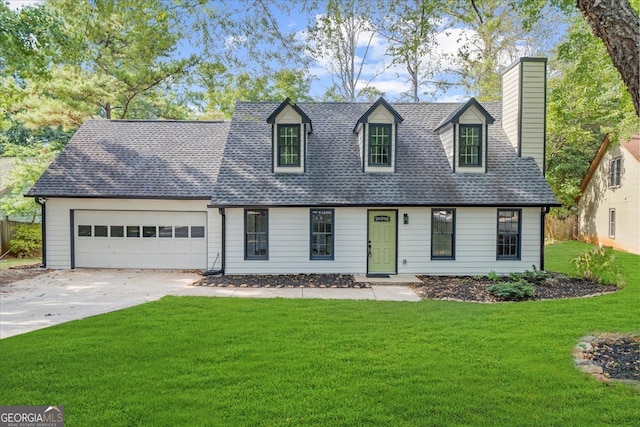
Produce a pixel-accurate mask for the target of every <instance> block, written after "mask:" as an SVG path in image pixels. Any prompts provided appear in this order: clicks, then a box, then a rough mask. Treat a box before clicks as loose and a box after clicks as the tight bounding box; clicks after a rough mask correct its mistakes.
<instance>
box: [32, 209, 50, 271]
mask: <svg viewBox="0 0 640 427" xmlns="http://www.w3.org/2000/svg"><path fill="white" fill-rule="evenodd" d="M34 200H35V201H36V203H37V204H39V205H40V209H41V212H42V215H41V217H42V218H41V220H40V226H41V227H42V264H40V267H41V268H47V208H46V207H45V203H46V201H47V199H45V198H44V197H35V198H34Z"/></svg>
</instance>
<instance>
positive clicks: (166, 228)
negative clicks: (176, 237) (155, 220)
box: [158, 225, 173, 237]
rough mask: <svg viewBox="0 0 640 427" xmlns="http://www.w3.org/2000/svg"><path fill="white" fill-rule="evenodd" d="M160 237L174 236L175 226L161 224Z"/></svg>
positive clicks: (159, 228)
mask: <svg viewBox="0 0 640 427" xmlns="http://www.w3.org/2000/svg"><path fill="white" fill-rule="evenodd" d="M158 236H159V237H173V227H172V226H170V225H161V226H160V227H158Z"/></svg>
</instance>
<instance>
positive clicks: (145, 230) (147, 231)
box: [142, 225, 157, 237]
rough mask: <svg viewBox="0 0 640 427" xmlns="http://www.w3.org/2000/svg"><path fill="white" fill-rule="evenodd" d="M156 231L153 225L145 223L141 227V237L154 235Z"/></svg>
mask: <svg viewBox="0 0 640 427" xmlns="http://www.w3.org/2000/svg"><path fill="white" fill-rule="evenodd" d="M156 236H157V231H156V227H155V226H150V225H145V226H144V227H142V237H156Z"/></svg>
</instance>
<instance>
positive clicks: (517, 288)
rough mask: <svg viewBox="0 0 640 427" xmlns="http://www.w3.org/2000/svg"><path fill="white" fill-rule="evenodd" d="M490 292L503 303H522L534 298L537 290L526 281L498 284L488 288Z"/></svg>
mask: <svg viewBox="0 0 640 427" xmlns="http://www.w3.org/2000/svg"><path fill="white" fill-rule="evenodd" d="M487 289H488V291H489V292H490V293H491V294H492V295H493V296H495V297H496V298H498V299H499V300H501V301H521V300H523V299H528V298H533V296H534V295H535V288H534V287H533V285H531V284H530V283H528V282H527V281H526V280H524V279H519V280H517V281H515V282H498V283H496V284H494V285H491V286H489V288H487Z"/></svg>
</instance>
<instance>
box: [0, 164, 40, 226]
mask: <svg viewBox="0 0 640 427" xmlns="http://www.w3.org/2000/svg"><path fill="white" fill-rule="evenodd" d="M34 160H35V159H33V158H27V159H26V161H27V162H32V161H34ZM18 162H19V160H18V158H17V157H0V197H3V196H6V195H7V194H10V193H11V190H12V189H11V188H10V187H9V186H8V184H7V181H8V180H9V178H10V177H11V174H12V173H13V170H14V168H15V167H16V164H19V163H18ZM5 218H7V214H6V213H5V212H4V211H3V209H2V206H1V205H0V221H2V220H4V219H5ZM8 219H9V220H10V221H16V222H31V221H33V220H34V219H33V218H32V217H30V216H21V215H9V216H8ZM35 222H40V219H39V218H36V219H35Z"/></svg>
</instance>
